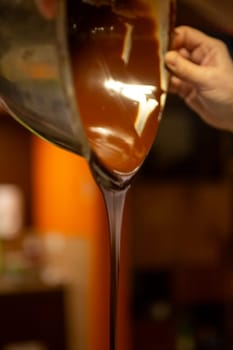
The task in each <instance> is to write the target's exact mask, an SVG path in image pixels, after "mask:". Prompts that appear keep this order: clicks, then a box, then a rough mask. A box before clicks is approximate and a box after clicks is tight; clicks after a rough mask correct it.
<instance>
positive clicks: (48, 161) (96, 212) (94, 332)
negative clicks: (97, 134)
mask: <svg viewBox="0 0 233 350" xmlns="http://www.w3.org/2000/svg"><path fill="white" fill-rule="evenodd" d="M32 188H33V222H34V225H35V226H36V227H37V228H38V229H39V230H40V231H41V232H48V231H59V232H63V233H64V235H76V236H80V237H82V238H84V239H86V240H88V242H89V243H90V245H91V252H92V253H91V255H92V256H91V276H90V279H91V283H90V285H91V287H90V291H89V293H90V295H89V299H90V303H89V310H88V314H89V316H88V319H89V320H90V322H89V328H88V335H87V336H88V348H89V349H90V350H92V349H96V350H108V294H109V241H108V239H109V234H108V224H107V217H106V210H105V206H104V202H103V198H102V195H101V193H100V191H99V189H98V187H97V186H96V184H95V182H94V180H93V178H92V175H91V173H90V171H89V168H88V165H87V163H86V161H85V160H84V159H82V158H81V157H78V156H76V155H74V154H71V153H68V152H66V151H64V150H61V149H59V148H58V147H55V146H53V145H51V144H49V143H47V142H45V141H43V140H40V139H38V138H34V139H33V141H32ZM124 270H125V268H124V267H123V266H122V272H123V271H124ZM122 280H125V272H123V276H122ZM120 295H121V300H122V301H121V303H120V304H122V307H121V306H120V309H121V310H122V311H121V315H122V316H121V317H120V329H121V336H120V343H121V345H120V348H121V350H124V348H125V349H127V350H128V348H129V346H128V340H127V341H126V338H127V336H128V333H127V331H126V329H128V321H127V317H126V315H127V311H126V308H127V298H126V295H127V286H126V283H124V282H123V283H122V287H121V290H120ZM126 343H127V345H126ZM89 349H88V350H89Z"/></svg>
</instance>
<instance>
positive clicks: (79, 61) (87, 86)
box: [69, 0, 162, 174]
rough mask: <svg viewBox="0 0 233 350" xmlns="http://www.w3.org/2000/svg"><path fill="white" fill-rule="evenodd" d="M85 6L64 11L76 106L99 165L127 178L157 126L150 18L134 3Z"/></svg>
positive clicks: (155, 62)
mask: <svg viewBox="0 0 233 350" xmlns="http://www.w3.org/2000/svg"><path fill="white" fill-rule="evenodd" d="M89 2H90V3H88V2H85V3H84V2H83V1H81V0H76V1H72V2H71V4H72V5H71V6H70V9H69V11H70V14H71V15H72V16H70V17H72V20H71V22H70V27H71V31H70V51H71V59H72V69H73V77H74V87H75V93H76V99H77V104H78V108H79V111H80V115H81V119H82V121H83V125H84V129H85V132H86V135H87V138H88V140H89V143H90V145H91V148H92V150H93V152H94V154H95V156H96V157H97V158H98V160H99V162H100V163H102V165H103V167H105V168H106V169H108V171H110V172H115V173H118V174H119V173H120V174H129V173H131V172H134V171H135V170H137V169H138V167H139V166H140V165H141V163H142V162H143V160H144V159H145V156H146V155H147V153H148V151H149V149H150V147H151V145H152V143H153V140H154V138H155V136H156V132H157V127H158V123H159V116H160V109H161V106H160V97H161V93H162V91H161V88H160V86H161V77H160V59H159V47H158V41H157V39H156V19H155V18H156V14H153V13H151V12H150V9H149V7H148V8H147V7H146V5H145V4H143V6H142V2H140V1H136V0H134V1H116V2H111V1H89ZM93 3H94V5H93ZM112 3H114V5H111V4H112Z"/></svg>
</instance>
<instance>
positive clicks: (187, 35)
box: [172, 26, 211, 51]
mask: <svg viewBox="0 0 233 350" xmlns="http://www.w3.org/2000/svg"><path fill="white" fill-rule="evenodd" d="M207 41H211V39H210V37H209V36H208V35H206V34H204V33H203V32H201V31H199V30H197V29H195V28H191V27H188V26H180V27H177V28H176V29H175V30H174V37H173V42H172V48H173V49H174V50H177V49H179V48H181V47H185V48H186V49H187V50H188V51H193V50H194V49H196V48H197V47H198V46H200V45H201V44H202V43H203V42H207Z"/></svg>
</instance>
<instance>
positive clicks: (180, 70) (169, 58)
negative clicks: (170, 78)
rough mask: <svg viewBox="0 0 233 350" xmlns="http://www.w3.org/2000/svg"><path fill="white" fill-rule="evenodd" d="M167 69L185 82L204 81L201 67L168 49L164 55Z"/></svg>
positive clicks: (197, 82) (200, 82) (195, 83)
mask: <svg viewBox="0 0 233 350" xmlns="http://www.w3.org/2000/svg"><path fill="white" fill-rule="evenodd" d="M165 63H166V65H167V67H168V69H169V70H170V71H171V72H172V73H173V74H174V75H175V76H177V77H178V78H179V79H181V80H184V81H185V82H186V83H190V84H194V85H201V84H202V83H204V82H205V76H204V75H205V74H204V73H205V72H204V71H203V67H201V66H199V65H197V64H195V63H193V62H191V61H190V60H188V59H187V58H186V57H183V56H182V55H181V54H180V53H178V52H176V51H170V52H168V53H167V54H166V56H165Z"/></svg>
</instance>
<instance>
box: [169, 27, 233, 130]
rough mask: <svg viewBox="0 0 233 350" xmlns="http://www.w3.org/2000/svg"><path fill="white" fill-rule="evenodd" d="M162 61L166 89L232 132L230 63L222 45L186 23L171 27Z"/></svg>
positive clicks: (232, 73)
mask: <svg viewBox="0 0 233 350" xmlns="http://www.w3.org/2000/svg"><path fill="white" fill-rule="evenodd" d="M165 62H166V65H167V67H168V69H169V70H170V72H171V80H170V91H171V92H172V93H175V94H177V95H179V96H180V97H181V98H182V99H183V100H184V101H185V102H186V103H187V105H188V106H189V107H190V108H192V109H193V110H194V111H195V112H196V113H197V114H199V115H200V116H201V117H202V119H203V120H204V121H205V122H207V123H208V124H210V125H212V126H214V127H216V128H219V129H225V130H229V131H233V62H232V59H231V57H230V55H229V52H228V49H227V47H226V45H225V44H224V43H223V42H222V41H220V40H218V39H215V38H212V37H209V36H207V35H206V34H204V33H202V32H200V31H198V30H196V29H194V28H190V27H187V26H181V27H178V28H176V29H175V34H174V40H173V44H172V50H171V51H169V52H168V53H167V54H166V57H165Z"/></svg>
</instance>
